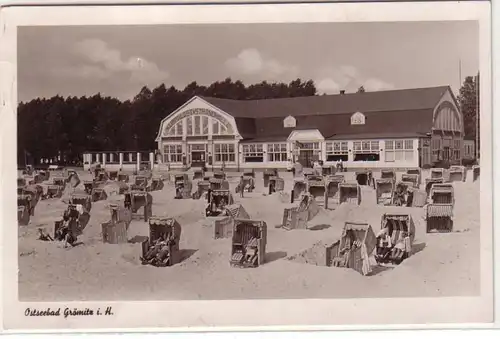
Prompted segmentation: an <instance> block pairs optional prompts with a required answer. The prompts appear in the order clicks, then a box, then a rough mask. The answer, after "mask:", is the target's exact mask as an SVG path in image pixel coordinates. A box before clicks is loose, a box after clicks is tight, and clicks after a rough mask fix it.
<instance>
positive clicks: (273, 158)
mask: <svg viewBox="0 0 500 339" xmlns="http://www.w3.org/2000/svg"><path fill="white" fill-rule="evenodd" d="M267 160H268V161H270V162H279V161H287V160H288V156H287V153H286V144H267Z"/></svg>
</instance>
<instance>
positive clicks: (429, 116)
mask: <svg viewBox="0 0 500 339" xmlns="http://www.w3.org/2000/svg"><path fill="white" fill-rule="evenodd" d="M463 136H464V133H463V117H462V115H461V114H460V111H459V109H458V105H457V102H456V99H455V97H454V95H453V93H452V92H451V90H450V88H449V86H442V87H433V88H419V89H406V90H392V91H379V92H365V93H352V94H338V95H322V96H310V97H295V98H283V99H266V100H227V99H217V98H209V97H198V96H195V97H193V98H191V99H190V100H188V101H187V102H186V103H184V104H183V105H182V106H181V107H179V108H178V109H176V110H175V111H174V112H172V113H171V114H170V115H168V116H167V117H165V118H164V119H163V120H162V121H161V124H160V126H159V131H158V134H157V136H156V142H157V144H158V151H157V153H158V154H157V155H156V156H153V154H152V153H145V154H140V153H135V152H126V153H124V154H115V155H114V156H113V157H112V156H111V153H110V154H107V153H106V152H104V153H102V152H99V153H97V154H86V155H85V162H86V163H92V162H94V161H96V160H99V161H100V162H101V163H106V162H107V163H108V164H109V165H108V166H106V167H111V166H112V167H117V168H123V169H125V168H128V167H138V166H139V165H140V164H141V163H143V162H149V163H151V164H153V163H156V166H158V167H168V168H173V169H175V168H179V169H181V168H189V167H201V166H203V165H205V166H207V167H208V168H212V167H214V168H220V167H225V168H226V169H235V170H241V169H246V168H254V169H259V168H283V169H284V168H286V167H288V166H289V164H290V163H291V162H294V161H296V160H298V161H299V162H301V163H302V164H303V165H306V166H307V165H310V164H311V162H312V161H314V160H322V161H323V162H324V163H325V164H326V165H329V164H331V165H333V164H335V163H336V162H337V161H338V160H340V159H342V161H343V162H344V165H345V166H346V167H347V168H395V169H396V168H416V167H422V166H423V165H426V164H427V165H432V164H433V163H435V162H437V161H439V160H449V161H450V163H452V164H459V163H460V162H461V160H462V159H463V158H464V143H463V139H464V138H463ZM108 153H109V152H108ZM110 160H111V161H112V163H111V162H110Z"/></svg>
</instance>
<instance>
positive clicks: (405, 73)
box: [18, 21, 479, 101]
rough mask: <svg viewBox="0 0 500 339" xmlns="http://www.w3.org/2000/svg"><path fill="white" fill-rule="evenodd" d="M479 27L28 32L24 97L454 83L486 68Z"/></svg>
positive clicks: (21, 60) (21, 57)
mask: <svg viewBox="0 0 500 339" xmlns="http://www.w3.org/2000/svg"><path fill="white" fill-rule="evenodd" d="M478 41H479V30H478V24H477V23H476V22H472V21H471V22H415V23H411V22H402V23H349V24H346V23H326V24H324V23H320V24H252V25H248V24H244V25H243V24H242V25H164V26H78V27H71V26H70V27H62V26H61V27H23V28H20V29H19V31H18V75H19V81H18V86H19V87H18V89H19V100H20V101H26V100H31V99H33V98H36V97H51V96H53V95H56V94H60V95H63V96H68V95H72V96H73V95H75V96H81V95H92V94H95V93H97V92H101V94H103V95H109V96H115V97H118V98H120V99H129V98H132V97H133V96H134V95H135V94H137V93H138V91H139V90H140V88H141V87H142V86H144V85H148V86H149V87H150V88H154V87H156V86H158V85H159V84H161V83H165V84H166V85H167V86H170V85H174V86H176V87H179V88H181V89H182V88H183V87H184V86H185V85H186V84H188V83H190V82H192V81H197V82H198V83H199V84H204V85H208V84H210V83H212V82H214V81H216V80H223V79H225V78H227V77H231V78H232V79H233V80H236V79H240V80H242V81H243V82H244V83H245V84H252V83H255V82H260V81H262V80H267V81H285V82H288V81H290V80H292V79H295V78H297V77H300V78H302V79H313V80H314V81H315V83H316V86H317V88H318V91H319V92H320V93H338V91H339V90H340V89H345V90H346V91H347V92H350V91H355V90H356V89H357V88H358V87H359V86H360V85H363V86H364V87H365V88H366V90H369V91H374V90H383V89H399V88H415V87H428V86H440V85H450V86H452V88H453V90H454V91H455V92H456V91H457V90H458V88H459V86H460V80H459V60H461V64H462V78H463V77H465V76H467V75H475V74H476V72H477V71H478V68H479V55H478V49H479V42H478Z"/></svg>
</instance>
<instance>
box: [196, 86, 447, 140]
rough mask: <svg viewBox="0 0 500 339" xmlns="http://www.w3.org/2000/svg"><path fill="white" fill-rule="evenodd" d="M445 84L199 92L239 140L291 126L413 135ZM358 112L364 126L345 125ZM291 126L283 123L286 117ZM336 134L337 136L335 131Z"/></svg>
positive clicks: (425, 126)
mask: <svg viewBox="0 0 500 339" xmlns="http://www.w3.org/2000/svg"><path fill="white" fill-rule="evenodd" d="M448 90H449V86H441V87H432V88H418V89H405V90H393V91H379V92H365V93H352V94H337V95H324V96H309V97H296V98H281V99H265V100H228V99H218V98H211V97H201V98H202V99H203V100H206V101H207V102H209V103H210V104H212V105H214V106H216V107H218V108H219V109H221V110H223V111H224V112H226V113H228V114H230V115H232V116H233V117H234V118H235V121H236V124H237V127H238V130H239V131H240V134H241V135H242V137H243V139H244V140H245V141H250V140H252V141H277V140H284V139H286V138H287V137H288V136H289V135H290V133H291V132H292V131H293V130H300V129H318V130H319V131H320V132H321V134H322V135H323V136H324V137H325V138H326V139H341V138H347V137H349V138H350V139H355V138H360V137H363V138H368V136H369V135H372V136H373V138H376V137H379V138H382V137H397V135H401V137H417V136H425V135H426V133H429V132H431V129H432V115H433V111H434V108H435V107H436V105H437V103H438V102H439V100H440V99H441V97H442V96H443V95H444V94H445V92H446V91H448ZM358 111H359V112H362V113H363V114H364V115H365V118H366V121H365V124H364V125H351V123H350V117H351V115H352V114H353V113H355V112H358ZM289 115H291V116H293V117H294V118H295V119H296V122H297V124H296V127H295V128H284V127H283V119H284V118H285V117H287V116H289ZM340 135H342V137H341V136H340Z"/></svg>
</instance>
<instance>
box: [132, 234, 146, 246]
mask: <svg viewBox="0 0 500 339" xmlns="http://www.w3.org/2000/svg"><path fill="white" fill-rule="evenodd" d="M148 239H149V237H146V236H144V235H136V236H135V237H133V238H132V239H129V240H128V243H129V244H140V243H142V242H143V241H145V240H148Z"/></svg>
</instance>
